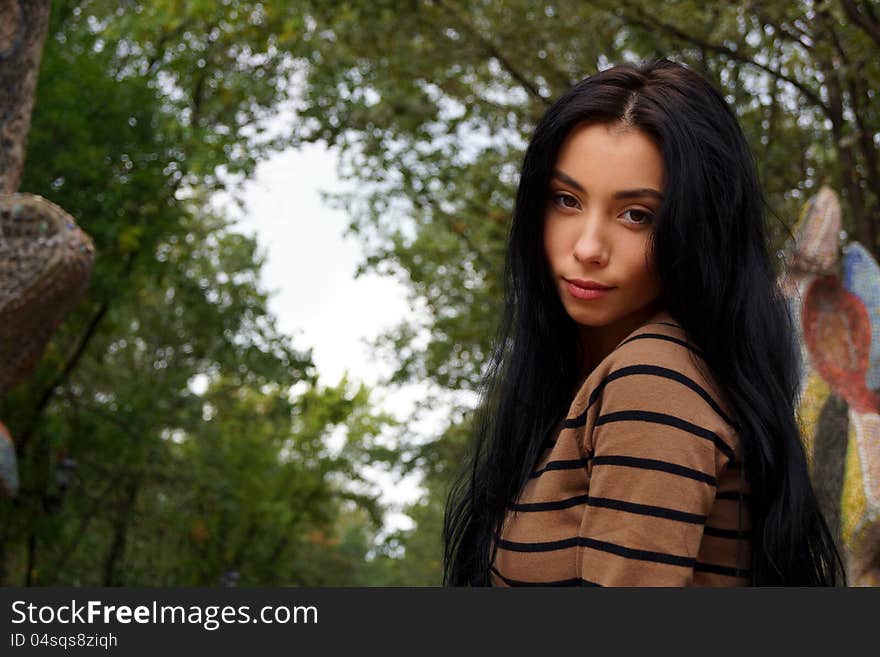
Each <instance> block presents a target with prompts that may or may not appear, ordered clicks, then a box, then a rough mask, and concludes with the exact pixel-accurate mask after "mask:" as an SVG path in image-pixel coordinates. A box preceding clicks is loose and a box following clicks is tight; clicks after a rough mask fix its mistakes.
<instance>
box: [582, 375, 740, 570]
mask: <svg viewBox="0 0 880 657" xmlns="http://www.w3.org/2000/svg"><path fill="white" fill-rule="evenodd" d="M667 365H668V363H667ZM611 370H612V371H611V374H609V375H608V376H607V378H606V384H605V387H604V390H603V391H602V395H601V398H600V400H598V401H599V406H598V410H597V413H596V415H595V420H594V424H593V429H592V436H591V439H592V445H591V447H592V451H593V457H592V459H591V463H590V481H589V490H588V499H587V505H586V507H585V510H584V515H583V517H582V521H581V526H580V530H579V543H580V545H581V546H582V552H581V555H580V556H581V559H580V561H579V569H580V576H581V578H582V579H583V580H585V581H586V582H590V583H594V584H598V585H600V586H687V585H689V584H690V583H691V582H692V580H693V575H694V568H695V565H696V562H697V554H698V552H699V549H700V543H701V540H702V536H703V528H704V525H705V522H706V518H707V516H708V515H709V514H710V511H711V508H712V505H713V503H714V499H715V488H716V475H717V473H718V472H719V471H720V468H722V467H723V464H724V463H726V461H727V460H728V456H729V454H730V453H732V450H731V449H730V447H729V445H728V442H727V441H728V440H729V434H728V435H727V436H725V427H726V426H727V424H726V423H725V422H724V420H723V419H722V418H721V416H720V415H719V414H718V413H717V412H716V411H715V410H714V409H713V406H712V404H711V396H710V395H709V393H708V392H707V390H706V388H707V387H708V386H706V385H705V382H704V381H701V380H700V378H699V377H698V376H695V375H694V373H693V372H688V373H687V374H684V373H682V372H681V371H679V370H678V369H671V368H669V367H660V366H652V365H649V364H643V363H639V364H632V363H630V364H626V365H615V366H614V367H612V368H611ZM707 400H708V401H707Z"/></svg>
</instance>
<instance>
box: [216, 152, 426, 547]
mask: <svg viewBox="0 0 880 657" xmlns="http://www.w3.org/2000/svg"><path fill="white" fill-rule="evenodd" d="M336 161H337V154H336V153H335V152H332V151H329V150H327V149H326V148H325V147H324V146H322V145H316V144H311V145H307V146H305V147H303V148H302V149H300V150H289V151H285V152H283V153H280V154H278V155H276V156H274V157H272V158H270V159H269V160H267V161H265V162H263V163H261V164H260V165H259V166H258V168H257V171H256V175H255V176H254V178H253V179H252V180H251V181H250V182H249V183H248V184H247V185H246V187H245V192H244V201H245V213H244V216H241V218H240V219H239V222H238V229H239V230H241V232H243V233H248V234H256V237H257V240H258V243H259V245H260V247H261V249H262V250H263V252H264V253H265V254H266V264H265V266H264V268H263V284H264V288H265V289H268V290H272V291H274V294H273V295H272V297H271V300H270V304H269V308H270V310H271V311H272V313H273V314H274V315H275V316H276V317H277V318H278V322H279V328H280V329H281V330H283V331H284V332H285V333H287V334H289V335H291V336H293V337H294V344H295V346H296V347H298V348H300V349H307V348H312V350H313V351H312V357H313V359H314V362H315V364H316V366H317V369H318V372H319V376H320V379H321V383H323V384H325V385H333V384H336V383H338V382H339V379H340V378H341V377H342V376H343V374H344V373H345V372H346V371H347V372H348V375H349V380H350V381H352V382H354V383H355V384H356V383H357V382H360V381H363V382H365V383H367V384H375V383H376V382H377V381H378V379H379V378H380V376H381V375H382V374H386V373H389V372H390V371H391V367H390V364H387V363H378V362H376V361H374V360H371V358H370V354H369V350H368V348H367V345H366V341H367V340H368V339H370V338H373V337H375V336H377V335H378V334H380V333H381V332H382V331H383V330H384V329H387V328H389V327H391V326H392V325H394V324H395V323H397V322H399V321H400V320H401V319H403V318H404V317H406V316H407V315H410V314H412V313H413V312H414V310H413V309H411V308H410V306H409V304H408V303H407V301H406V295H405V289H404V287H403V286H402V285H401V284H399V283H397V282H396V281H395V280H394V279H392V278H389V277H381V276H378V275H376V274H364V275H362V276H361V277H359V278H357V279H355V277H354V274H355V268H356V267H357V265H358V264H359V263H360V262H361V260H362V254H361V250H360V247H359V245H358V244H357V243H356V242H355V241H354V240H353V239H351V238H344V237H343V232H344V231H345V229H346V227H347V225H348V217H347V216H346V214H345V213H344V212H342V211H339V210H333V209H331V208H330V207H328V206H327V204H325V203H324V202H323V201H322V199H321V197H320V194H319V192H320V191H321V190H323V191H329V192H335V191H342V190H344V189H345V188H346V187H345V184H344V183H343V182H342V181H340V180H339V178H338V176H337V175H336ZM221 203H222V201H221ZM223 205H226V207H227V209H228V210H229V211H230V212H232V213H233V216H239V213H238V212H237V211H235V210H234V209H232V207H231V206H230V205H228V204H225V203H223ZM424 391H425V387H424V386H420V385H413V386H407V387H405V388H403V389H401V390H399V391H386V390H377V391H376V392H377V394H376V396H375V397H373V401H374V402H375V403H377V405H379V406H380V407H381V408H383V409H386V410H388V411H389V412H391V413H392V414H393V415H395V416H397V417H398V418H408V417H410V416H411V415H412V410H413V402H414V400H415V399H417V398H418V396H419V395H421V394H424ZM441 422H442V415H441V416H438V417H434V418H433V422H432V421H431V419H428V420H427V421H426V422H425V421H423V422H420V423H419V427H420V428H421V429H422V430H427V431H430V427H431V426H432V425H433V426H441ZM369 474H370V475H371V478H372V479H373V480H374V481H375V482H376V483H377V484H378V485H379V486H380V487H381V489H382V491H383V498H384V501H386V502H388V503H392V504H395V505H400V504H402V503H405V502H410V501H413V500H415V499H416V498H417V496H418V495H420V494H421V493H422V490H421V489H420V488H419V486H418V480H417V478H415V477H409V478H407V479H404V480H402V481H401V480H394V479H393V478H391V477H390V476H388V475H385V474H383V473H380V472H377V471H371V472H370V473H369ZM386 524H387V525H388V527H387V529H388V530H389V531H390V530H393V529H397V528H409V527H411V526H412V524H413V523H412V522H411V520H410V519H409V517H408V516H405V515H404V514H402V513H400V512H399V511H395V512H392V513H390V514H389V515H388V516H387V517H386Z"/></svg>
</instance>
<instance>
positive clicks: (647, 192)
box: [553, 169, 663, 201]
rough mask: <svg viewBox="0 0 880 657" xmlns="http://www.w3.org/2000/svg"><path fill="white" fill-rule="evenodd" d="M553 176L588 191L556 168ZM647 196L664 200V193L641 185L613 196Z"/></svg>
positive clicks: (582, 190) (622, 197) (580, 190)
mask: <svg viewBox="0 0 880 657" xmlns="http://www.w3.org/2000/svg"><path fill="white" fill-rule="evenodd" d="M553 177H554V178H558V179H559V180H561V181H562V182H564V183H565V184H566V185H570V186H572V187H574V188H575V189H576V190H578V191H579V192H583V193H585V194H586V191H587V190H585V189H584V188H583V187H582V186H581V184H580V183H579V182H578V181H577V180H575V179H574V178H572V177H571V176H567V175H565V174H564V173H562V172H561V171H559V170H557V169H554V170H553ZM645 196H653V197H654V198H656V199H657V200H659V201H662V200H663V194H661V193H660V192H658V191H657V190H656V189H651V188H650V187H640V188H639V189H623V190H621V191H619V192H615V193H614V196H613V198H615V199H626V198H643V197H645Z"/></svg>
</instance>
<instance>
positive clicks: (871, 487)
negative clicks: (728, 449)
mask: <svg viewBox="0 0 880 657" xmlns="http://www.w3.org/2000/svg"><path fill="white" fill-rule="evenodd" d="M841 229H842V221H841V210H840V204H839V201H838V199H837V196H836V194H835V193H834V192H833V191H832V190H831V189H830V188H828V187H823V188H822V189H820V190H819V193H818V194H817V195H816V196H815V197H813V198H812V199H810V200H809V201H808V203H807V204H806V205H805V207H804V212H803V213H802V215H801V218H800V221H799V222H798V224H797V226H796V228H795V240H794V242H793V243H790V244H789V245H787V247H786V253H785V258H786V267H785V272H784V273H783V274H782V275H781V276H780V280H779V285H780V289H781V290H782V292H783V294H784V295H785V297H786V298H787V300H788V302H789V308H790V310H791V312H792V317H793V319H794V320H795V326H796V327H797V328H798V335H797V336H796V337H797V339H798V345H797V346H798V348H799V349H800V351H801V354H802V355H803V356H804V361H803V364H802V365H803V366H802V369H801V388H800V398H799V404H798V421H799V423H800V427H801V432H802V437H803V440H804V446H805V448H806V452H807V458H808V460H809V463H810V471H811V475H812V477H813V483H814V487H815V488H816V489H817V495H818V494H819V491H821V490H830V491H831V492H832V494H833V498H832V500H831V504H832V505H833V508H830V509H829V508H828V507H827V505H826V507H825V508H823V512H825V515H826V519H829V520H830V521H831V524H833V525H835V526H833V527H832V530H833V531H834V532H835V534H837V536H838V538H839V540H840V543H841V546H840V547H841V548H842V550H843V552H844V555H845V559H846V565H847V576H848V580H849V584H850V585H852V586H878V585H880V395H878V391H880V267H878V266H877V263H876V262H875V261H874V259H873V257H872V256H871V254H870V253H869V252H868V251H867V250H866V249H865V248H864V247H863V246H862V245H861V244H859V243H857V242H850V243H848V244H847V245H846V246H845V247H844V248H843V249H842V251H841V249H840V236H841ZM835 404H836V405H837V407H841V405H842V404H845V408H846V412H845V414H843V413H839V412H838V413H837V414H836V415H835V412H834V408H835ZM836 461H839V467H838V464H837V463H836ZM829 479H832V480H833V481H829ZM838 518H839V523H838V522H837V520H838Z"/></svg>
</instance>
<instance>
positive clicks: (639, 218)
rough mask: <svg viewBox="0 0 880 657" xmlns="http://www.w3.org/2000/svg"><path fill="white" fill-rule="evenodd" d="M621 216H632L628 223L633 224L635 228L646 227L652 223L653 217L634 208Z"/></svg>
mask: <svg viewBox="0 0 880 657" xmlns="http://www.w3.org/2000/svg"><path fill="white" fill-rule="evenodd" d="M623 214H629V215H631V216H632V219H631V220H630V221H629V222H628V223H631V224H635V225H637V226H642V225H648V224H650V223H652V222H653V221H654V215H653V214H651V213H650V212H645V211H644V210H638V209H636V208H630V209H629V210H627V211H626V212H624V213H623Z"/></svg>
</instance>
